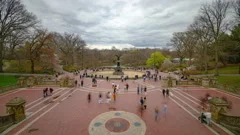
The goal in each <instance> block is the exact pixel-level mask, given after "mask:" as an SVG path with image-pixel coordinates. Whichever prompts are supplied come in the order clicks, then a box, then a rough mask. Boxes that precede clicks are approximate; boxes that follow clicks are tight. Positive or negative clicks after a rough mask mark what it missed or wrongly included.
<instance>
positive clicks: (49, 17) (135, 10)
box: [23, 0, 212, 47]
mask: <svg viewBox="0 0 240 135" xmlns="http://www.w3.org/2000/svg"><path fill="white" fill-rule="evenodd" d="M211 1H212V0H198V1H196V0H181V1H180V0H96V1H93V0H89V1H86V0H68V1H65V0H50V1H49V0H34V1H33V0H23V3H24V4H25V5H26V8H27V9H28V10H29V11H30V12H33V13H34V14H36V15H37V17H38V18H39V19H40V20H41V21H42V25H43V26H44V27H46V28H47V29H49V30H50V31H56V32H60V33H63V32H68V33H78V34H79V35H80V36H81V37H82V38H83V39H84V40H85V41H86V43H87V44H90V45H94V46H95V47H96V46H97V45H98V44H99V45H100V44H101V47H102V46H104V44H106V46H109V45H112V44H119V46H121V44H124V45H127V46H131V45H132V46H135V47H153V46H154V45H155V46H157V47H166V44H167V42H168V41H169V39H170V38H171V36H172V33H173V32H179V31H184V30H186V28H187V26H188V25H189V24H191V23H192V22H193V19H194V16H196V15H197V13H198V10H199V8H200V6H201V4H204V3H206V2H208V3H209V2H211Z"/></svg>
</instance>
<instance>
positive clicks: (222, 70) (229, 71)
mask: <svg viewBox="0 0 240 135" xmlns="http://www.w3.org/2000/svg"><path fill="white" fill-rule="evenodd" d="M238 68H239V67H238V66H230V67H223V68H219V74H238ZM214 73H215V70H214V69H213V70H208V74H214ZM202 74H204V71H202Z"/></svg>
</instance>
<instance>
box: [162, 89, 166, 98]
mask: <svg viewBox="0 0 240 135" xmlns="http://www.w3.org/2000/svg"><path fill="white" fill-rule="evenodd" d="M162 94H163V96H164V97H165V89H163V90H162Z"/></svg>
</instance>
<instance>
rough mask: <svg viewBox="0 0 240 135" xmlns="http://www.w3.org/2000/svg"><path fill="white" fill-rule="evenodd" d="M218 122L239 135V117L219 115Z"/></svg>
mask: <svg viewBox="0 0 240 135" xmlns="http://www.w3.org/2000/svg"><path fill="white" fill-rule="evenodd" d="M219 122H220V124H222V125H223V126H225V127H227V128H228V129H230V130H231V131H233V132H234V133H236V134H240V116H231V115H228V114H225V113H219Z"/></svg>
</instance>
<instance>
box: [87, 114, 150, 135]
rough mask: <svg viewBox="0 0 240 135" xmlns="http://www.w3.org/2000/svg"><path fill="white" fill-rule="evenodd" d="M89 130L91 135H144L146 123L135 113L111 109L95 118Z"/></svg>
mask: <svg viewBox="0 0 240 135" xmlns="http://www.w3.org/2000/svg"><path fill="white" fill-rule="evenodd" d="M88 130H89V134H90V135H144V134H145V132H146V125H145V123H144V121H143V120H142V119H141V118H140V117H138V116H137V115H135V114H133V113H129V112H124V111H110V112H106V113H102V114H100V115H98V116H97V117H96V118H94V119H93V120H92V121H91V123H90V125H89V128H88Z"/></svg>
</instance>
